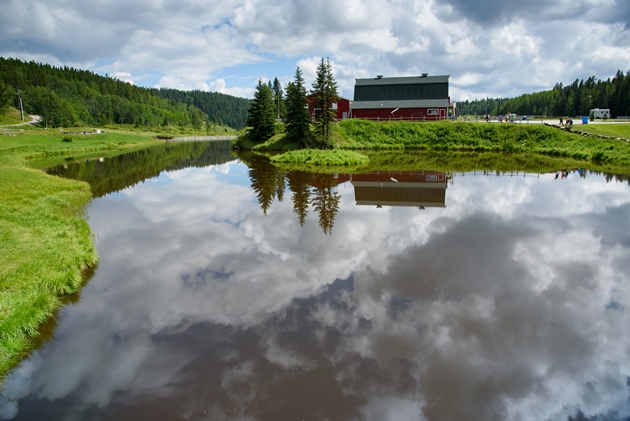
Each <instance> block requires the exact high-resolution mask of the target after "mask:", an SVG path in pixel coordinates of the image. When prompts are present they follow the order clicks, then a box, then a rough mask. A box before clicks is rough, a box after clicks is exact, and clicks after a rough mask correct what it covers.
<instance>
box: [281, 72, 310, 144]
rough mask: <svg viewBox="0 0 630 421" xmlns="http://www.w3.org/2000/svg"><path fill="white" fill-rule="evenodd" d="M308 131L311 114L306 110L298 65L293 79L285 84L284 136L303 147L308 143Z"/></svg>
mask: <svg viewBox="0 0 630 421" xmlns="http://www.w3.org/2000/svg"><path fill="white" fill-rule="evenodd" d="M310 132H311V116H310V114H309V112H308V101H307V99H306V88H305V87H304V78H303V77H302V71H301V70H300V68H299V67H298V68H297V69H296V70H295V81H293V82H289V83H288V84H287V118H286V137H287V138H288V139H289V140H293V141H297V142H300V144H301V145H302V147H305V146H307V145H308V144H309V143H310V141H309V138H310Z"/></svg>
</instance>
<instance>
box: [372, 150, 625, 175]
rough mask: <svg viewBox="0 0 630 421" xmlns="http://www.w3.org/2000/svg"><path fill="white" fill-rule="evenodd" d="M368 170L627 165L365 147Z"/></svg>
mask: <svg viewBox="0 0 630 421" xmlns="http://www.w3.org/2000/svg"><path fill="white" fill-rule="evenodd" d="M365 154H366V155H367V156H368V157H369V158H370V164H369V165H368V166H367V167H365V168H362V170H367V171H377V170H380V171H387V170H391V171H401V170H403V171H404V170H408V171H411V170H436V171H445V172H448V171H458V172H459V171H478V170H481V171H483V170H488V171H524V172H531V173H545V172H553V171H560V170H569V169H580V168H581V169H588V170H592V171H599V172H605V173H612V174H623V175H628V174H630V165H627V164H625V165H624V164H622V163H608V162H594V161H584V160H581V159H574V158H564V157H554V156H547V155H537V154H515V153H501V152H445V151H405V152H398V151H387V152H376V151H368V152H365Z"/></svg>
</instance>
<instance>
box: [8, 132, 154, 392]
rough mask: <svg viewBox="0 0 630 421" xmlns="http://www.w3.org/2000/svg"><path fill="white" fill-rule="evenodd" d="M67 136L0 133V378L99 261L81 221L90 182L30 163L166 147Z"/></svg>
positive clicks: (138, 140) (135, 139)
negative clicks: (56, 174) (54, 173)
mask: <svg viewBox="0 0 630 421" xmlns="http://www.w3.org/2000/svg"><path fill="white" fill-rule="evenodd" d="M77 131H78V130H77ZM63 137H64V134H62V133H60V132H59V131H58V130H31V131H26V132H24V133H22V134H18V135H17V136H15V137H8V136H0V249H1V250H2V253H0V380H1V378H2V377H3V376H4V375H6V373H7V372H8V370H9V369H11V368H12V367H14V366H15V365H16V364H17V363H18V362H19V361H20V360H21V359H22V358H23V357H24V356H25V355H27V354H28V352H29V351H30V350H32V348H33V346H34V344H35V343H36V342H35V341H36V337H37V336H38V328H39V327H40V325H41V324H42V323H43V322H45V321H46V320H48V319H49V318H50V317H51V316H52V315H53V314H54V312H55V311H56V309H58V308H59V307H60V306H61V305H62V300H63V297H64V296H68V295H69V294H72V293H75V292H76V291H78V290H79V289H80V287H81V285H82V282H83V276H82V275H83V273H84V272H85V271H86V270H88V269H89V268H90V267H93V266H94V265H95V264H96V263H97V260H98V257H97V254H96V250H95V249H94V245H93V243H92V234H91V232H90V228H89V226H88V224H87V222H86V220H85V218H84V209H85V206H86V205H87V203H88V202H89V201H90V199H91V197H92V195H91V192H90V187H89V185H88V184H87V183H85V182H79V181H74V180H68V179H63V178H60V177H54V176H50V175H47V174H45V173H44V172H42V171H40V170H36V169H32V168H29V166H28V160H29V159H33V158H47V157H61V156H73V155H78V154H83V153H90V152H93V153H95V152H97V151H101V152H108V151H109V152H112V151H114V150H122V149H127V148H139V147H141V146H145V147H146V146H149V145H152V144H156V143H162V142H161V141H158V140H156V139H153V138H152V137H150V136H147V135H141V134H134V133H125V132H115V133H106V134H103V135H90V136H88V135H73V136H72V138H73V140H72V142H64V141H63Z"/></svg>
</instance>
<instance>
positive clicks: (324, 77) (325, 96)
mask: <svg viewBox="0 0 630 421" xmlns="http://www.w3.org/2000/svg"><path fill="white" fill-rule="evenodd" d="M311 94H312V95H313V105H314V108H315V124H316V125H317V129H318V130H317V132H318V137H319V141H320V142H321V144H322V146H323V147H326V145H327V143H328V140H329V139H330V125H331V123H332V121H333V119H334V118H335V112H334V111H333V110H332V105H333V103H335V102H337V101H338V100H339V94H338V93H337V82H336V81H335V78H334V77H333V73H332V67H331V65H330V60H329V59H326V60H324V59H323V58H322V60H321V62H320V63H319V65H318V66H317V73H316V77H315V81H314V82H313V84H312V89H311Z"/></svg>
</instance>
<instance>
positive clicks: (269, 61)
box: [0, 0, 630, 101]
mask: <svg viewBox="0 0 630 421" xmlns="http://www.w3.org/2000/svg"><path fill="white" fill-rule="evenodd" d="M0 8H1V10H2V13H1V14H0V56H2V57H14V58H19V59H21V60H27V61H30V60H34V61H36V62H42V63H48V64H51V65H54V66H71V67H75V68H81V69H87V70H91V71H94V72H96V73H98V74H102V75H105V74H107V75H109V76H113V77H117V78H118V79H120V80H125V81H129V82H131V83H133V84H135V85H138V86H146V87H153V86H159V87H169V88H177V89H184V90H188V89H199V90H204V91H213V92H222V93H226V94H230V95H234V96H239V97H248V98H249V97H251V96H252V95H253V92H254V88H255V86H256V83H257V81H258V80H259V79H262V80H263V81H267V80H273V79H274V78H275V77H277V78H278V79H279V80H280V82H281V83H282V85H283V86H284V85H286V83H288V82H290V81H292V80H293V79H294V75H295V70H296V68H297V67H298V66H299V68H300V69H301V70H302V71H303V73H304V78H305V80H306V83H307V89H308V88H310V84H311V82H312V80H313V79H314V76H315V70H316V67H317V64H318V63H319V61H320V60H321V59H322V58H329V59H330V62H331V64H332V68H333V72H334V76H335V79H336V80H337V83H338V85H339V91H340V94H341V95H342V96H343V97H346V98H348V99H352V98H353V94H354V83H355V79H356V78H366V77H375V76H376V75H377V74H379V75H384V76H386V77H393V76H413V75H419V74H421V73H428V74H430V75H450V95H451V99H452V100H454V101H463V100H473V99H481V98H485V97H487V96H490V97H513V96H517V95H520V94H523V93H531V92H536V91H541V90H546V89H551V88H553V86H554V85H555V84H556V83H563V84H565V85H566V84H570V83H571V82H573V81H574V80H575V79H586V78H588V77H590V76H595V77H596V78H598V79H604V80H605V79H607V78H609V77H613V76H614V74H615V73H616V72H617V70H622V71H624V72H626V71H629V70H630V1H628V0H551V1H550V0H530V1H523V0H477V1H474V2H472V1H469V0H442V1H437V0H344V1H332V0H318V1H313V0H293V1H288V0H264V1H263V0H221V1H218V0H91V1H84V0H46V1H43V0H0Z"/></svg>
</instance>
